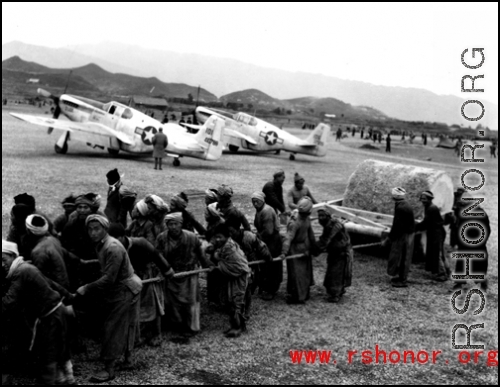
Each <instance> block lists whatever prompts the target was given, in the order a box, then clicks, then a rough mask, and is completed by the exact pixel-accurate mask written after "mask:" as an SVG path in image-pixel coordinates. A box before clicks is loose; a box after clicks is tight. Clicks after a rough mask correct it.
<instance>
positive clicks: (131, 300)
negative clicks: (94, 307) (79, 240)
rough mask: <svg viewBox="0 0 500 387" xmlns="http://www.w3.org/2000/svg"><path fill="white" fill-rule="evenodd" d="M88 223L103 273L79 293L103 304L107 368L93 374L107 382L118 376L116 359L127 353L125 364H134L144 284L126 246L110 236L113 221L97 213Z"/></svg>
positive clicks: (99, 379) (100, 380)
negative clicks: (133, 358) (140, 301)
mask: <svg viewBox="0 0 500 387" xmlns="http://www.w3.org/2000/svg"><path fill="white" fill-rule="evenodd" d="M85 224H86V226H87V230H88V233H89V236H90V239H91V240H92V242H93V243H94V246H95V248H96V251H97V256H98V258H99V263H100V265H101V273H102V275H101V278H99V279H98V280H97V281H94V282H92V283H90V284H87V285H84V286H82V287H80V288H79V289H78V290H77V295H78V296H79V297H85V298H87V297H91V298H92V300H94V301H96V302H97V301H100V302H102V304H103V311H105V316H104V329H103V331H104V334H103V341H102V347H101V359H102V360H103V361H104V370H103V371H101V372H99V373H97V374H95V375H94V376H92V378H91V381H92V382H96V383H104V382H107V381H110V380H113V379H114V378H115V366H116V362H117V361H118V360H119V359H120V358H121V357H122V356H123V355H125V363H128V364H131V363H132V350H133V348H134V341H135V334H136V331H137V326H138V322H139V306H140V303H139V300H140V296H141V290H142V283H141V280H140V279H139V277H138V276H137V275H135V273H134V269H133V268H132V265H131V263H130V258H129V256H128V254H127V251H126V250H125V248H124V247H123V245H122V244H121V243H120V242H119V241H118V240H116V239H115V238H112V237H111V236H109V235H108V228H109V225H110V223H109V220H108V219H107V218H106V217H104V216H102V215H97V214H93V215H90V216H88V217H87V219H86V221H85Z"/></svg>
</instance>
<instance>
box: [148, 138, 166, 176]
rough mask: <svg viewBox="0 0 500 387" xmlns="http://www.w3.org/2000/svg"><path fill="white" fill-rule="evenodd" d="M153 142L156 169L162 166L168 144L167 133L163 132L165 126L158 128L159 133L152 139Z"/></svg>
mask: <svg viewBox="0 0 500 387" xmlns="http://www.w3.org/2000/svg"><path fill="white" fill-rule="evenodd" d="M151 142H152V143H153V146H154V149H153V157H154V158H155V169H158V167H159V168H160V170H161V169H162V167H161V163H162V159H163V157H164V156H165V149H166V148H167V145H168V139H167V136H166V135H165V133H163V128H160V129H158V133H156V134H155V135H154V137H153V140H152V141H151Z"/></svg>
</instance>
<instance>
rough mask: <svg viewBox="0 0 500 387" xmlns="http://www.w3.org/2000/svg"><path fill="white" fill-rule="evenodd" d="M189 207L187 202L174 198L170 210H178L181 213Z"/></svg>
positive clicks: (177, 197) (171, 200)
mask: <svg viewBox="0 0 500 387" xmlns="http://www.w3.org/2000/svg"><path fill="white" fill-rule="evenodd" d="M186 207H187V202H186V201H185V200H184V199H183V198H181V197H180V196H174V197H173V198H172V199H170V208H171V209H172V210H174V209H176V210H179V211H182V210H185V209H186Z"/></svg>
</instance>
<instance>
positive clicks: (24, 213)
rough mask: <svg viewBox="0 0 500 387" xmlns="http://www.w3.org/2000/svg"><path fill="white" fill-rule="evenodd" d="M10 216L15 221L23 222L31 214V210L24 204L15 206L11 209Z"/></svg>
mask: <svg viewBox="0 0 500 387" xmlns="http://www.w3.org/2000/svg"><path fill="white" fill-rule="evenodd" d="M11 213H12V216H13V218H14V219H15V220H16V222H17V221H22V222H24V221H25V220H26V218H27V217H28V216H29V215H31V214H32V213H33V208H31V207H29V206H27V205H26V204H16V205H15V206H14V207H12V212H11Z"/></svg>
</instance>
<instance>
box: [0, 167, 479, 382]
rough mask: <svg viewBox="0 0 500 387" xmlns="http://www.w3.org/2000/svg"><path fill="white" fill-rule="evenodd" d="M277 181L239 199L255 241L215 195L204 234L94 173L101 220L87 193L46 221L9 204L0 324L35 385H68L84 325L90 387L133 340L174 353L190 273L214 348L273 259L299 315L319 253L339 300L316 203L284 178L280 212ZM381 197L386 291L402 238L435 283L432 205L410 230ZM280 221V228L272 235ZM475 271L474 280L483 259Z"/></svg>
mask: <svg viewBox="0 0 500 387" xmlns="http://www.w3.org/2000/svg"><path fill="white" fill-rule="evenodd" d="M285 178H286V176H285V173H284V171H282V170H280V171H277V172H276V173H275V174H274V176H273V180H272V181H269V182H268V183H266V184H265V185H264V187H263V189H262V190H261V191H257V192H255V193H253V194H252V195H251V200H252V204H253V206H254V208H255V210H256V214H255V218H254V227H255V232H252V231H251V227H250V224H249V222H248V220H247V218H246V217H245V215H244V214H243V213H242V212H241V211H240V210H239V209H238V208H237V207H236V206H235V205H234V203H233V201H232V198H233V194H234V193H233V190H232V188H231V187H229V186H226V185H221V186H219V187H217V188H212V189H208V190H206V191H205V204H206V207H205V221H206V226H203V225H202V224H201V223H200V222H199V221H198V220H197V219H196V218H195V216H194V215H193V214H192V213H191V212H190V211H189V210H188V204H189V198H188V196H187V195H186V194H185V193H183V192H181V193H179V194H177V195H175V196H173V197H172V198H171V200H170V202H169V203H168V204H167V203H166V202H165V201H164V200H163V199H162V198H161V197H159V196H157V195H154V194H150V195H147V196H146V197H145V198H143V199H141V200H138V198H137V194H136V193H135V192H134V191H133V190H131V189H129V188H127V187H126V186H124V185H123V175H120V174H119V173H118V171H117V170H116V169H115V170H112V171H110V172H109V173H108V174H107V182H108V185H109V189H108V195H107V204H106V207H105V209H104V211H103V212H101V211H100V210H99V208H100V204H101V198H100V196H99V195H97V194H95V193H88V194H84V195H79V196H76V197H75V196H70V197H68V198H66V199H64V200H63V202H62V205H63V208H64V213H63V214H62V215H60V216H59V217H58V218H56V219H55V220H54V222H51V221H50V219H49V218H48V217H47V216H45V215H44V214H41V213H40V212H39V211H37V209H36V205H35V199H34V198H33V197H32V196H30V195H27V194H21V195H18V196H16V197H15V198H14V201H15V205H14V206H13V208H12V211H11V219H12V223H11V226H10V229H9V234H8V237H7V239H8V241H2V269H3V278H2V285H3V286H2V291H3V294H2V315H3V320H2V323H3V324H5V325H3V326H5V327H7V328H6V331H8V332H18V333H20V336H22V337H24V338H26V331H25V330H23V327H24V326H27V331H28V332H30V334H28V336H30V338H29V340H25V341H26V342H27V343H26V346H27V347H28V348H30V349H33V350H37V351H38V354H39V355H38V365H39V367H40V368H39V375H40V377H41V378H42V380H41V381H42V382H43V383H45V384H54V383H55V382H56V381H57V382H58V383H63V384H64V383H67V384H71V383H73V382H74V377H73V374H72V364H71V357H70V347H71V344H72V343H73V342H74V341H75V337H74V336H75V335H76V336H78V335H79V334H80V333H82V332H86V331H87V330H89V329H90V328H91V327H92V326H96V325H97V326H98V327H99V328H100V331H101V332H102V334H103V338H102V341H101V343H102V348H101V360H102V361H103V362H104V367H103V370H102V371H101V372H99V373H97V374H95V375H94V376H93V377H92V379H91V381H93V382H105V381H109V380H111V379H113V378H114V377H115V372H116V366H117V362H118V361H119V360H120V359H121V358H122V357H124V358H125V363H124V364H125V365H127V364H131V363H132V361H133V356H132V355H133V352H132V350H133V348H134V345H135V344H136V343H137V342H140V341H141V340H142V339H143V338H147V340H145V341H147V342H148V343H149V344H150V345H153V346H155V345H158V344H159V343H160V342H161V332H162V328H163V329H168V330H170V331H174V332H176V336H175V337H174V338H173V340H174V341H177V342H180V343H187V342H188V341H189V338H190V337H192V336H193V335H195V334H196V333H198V332H199V331H200V329H201V325H200V309H201V308H200V303H201V291H200V284H199V269H200V267H203V268H207V269H208V277H207V298H208V301H210V302H212V303H214V304H217V305H219V306H222V307H225V309H226V310H227V312H228V314H229V321H230V328H229V329H228V330H227V331H226V332H225V335H226V336H227V337H238V336H240V335H241V333H242V332H244V331H245V329H246V323H247V321H248V319H249V318H250V316H251V311H250V308H251V301H252V296H253V295H254V294H255V292H256V291H257V289H258V293H259V295H260V296H261V298H262V299H263V300H267V301H270V300H273V299H274V297H275V296H276V294H277V292H278V290H279V288H280V285H281V282H282V280H283V260H284V259H285V258H286V257H287V256H291V255H293V256H294V258H295V259H287V260H286V261H287V274H288V276H287V277H288V279H287V295H288V296H287V303H289V304H304V303H305V302H306V301H307V300H308V299H309V297H310V288H311V286H312V285H313V284H314V277H313V265H312V257H313V256H316V255H319V254H320V253H321V252H326V253H327V270H326V275H325V279H324V283H323V284H324V286H325V288H326V292H327V294H328V298H327V300H328V301H329V302H333V303H336V302H339V301H340V299H341V297H342V295H343V294H344V293H345V289H346V287H348V286H350V285H351V279H352V264H353V248H352V245H351V241H350V237H349V234H348V233H347V231H346V229H345V227H344V223H343V222H342V220H340V219H338V218H336V217H333V216H332V215H331V214H330V213H329V212H328V210H327V208H326V207H320V208H318V220H319V223H320V224H321V226H323V232H322V235H321V236H320V237H319V239H316V238H315V236H314V233H313V229H312V226H311V218H310V215H311V213H312V209H313V205H314V204H316V200H315V199H314V197H313V195H312V194H311V192H310V190H309V188H308V187H307V186H305V184H304V183H305V179H304V178H303V177H302V176H300V175H299V174H295V176H294V186H293V187H292V188H291V189H290V190H289V191H288V194H287V196H286V198H287V205H288V209H287V207H286V205H285V198H284V195H283V183H284V181H285ZM393 197H394V200H395V201H396V212H395V217H394V225H393V228H392V230H391V233H390V234H389V239H390V240H391V241H392V247H391V253H390V259H389V274H391V275H394V276H396V280H395V281H393V284H394V285H395V286H406V283H407V282H406V281H407V277H408V272H409V267H410V262H411V257H412V254H413V240H414V232H415V230H416V229H421V230H427V231H428V232H427V235H428V238H427V258H428V265H429V266H428V268H429V269H430V270H432V271H433V272H435V273H437V274H438V277H439V276H440V275H441V274H443V275H446V276H448V275H449V273H448V270H449V269H448V267H447V266H446V260H445V257H444V252H443V243H444V229H443V227H442V226H443V223H444V221H443V219H442V218H441V215H440V214H439V210H438V209H437V207H435V206H434V205H433V204H432V193H430V192H427V191H426V192H424V193H423V194H422V202H423V203H424V205H425V218H424V220H423V222H421V223H419V224H418V225H416V226H415V220H414V215H413V210H412V209H411V207H410V206H409V205H408V204H407V203H406V201H405V200H404V199H405V191H404V189H402V188H398V189H395V190H394V191H393ZM457 197H458V196H457ZM460 199H461V198H460ZM461 203H462V202H461V201H460V200H459V199H457V200H456V206H455V214H456V216H455V217H454V218H453V223H452V225H454V226H455V229H454V230H456V229H459V228H460V227H461V224H462V221H463V220H464V216H463V214H462V213H461V211H460V210H459V206H461V205H462V204H461ZM129 215H130V217H131V219H132V222H131V223H130V224H128V216H129ZM281 215H286V218H287V219H288V222H287V225H286V234H285V235H284V236H282V235H281V234H280V216H281ZM486 219H487V218H486ZM195 231H196V233H195ZM197 234H198V235H197ZM471 238H472V236H471ZM455 240H458V239H455ZM457 243H461V242H457ZM484 248H485V247H484ZM23 257H24V258H23ZM273 257H274V258H275V259H274V260H273ZM256 261H260V262H264V263H259V264H255V262H256ZM485 262H486V265H487V260H486V261H485ZM481 265H482V266H481ZM480 266H481V267H480ZM475 269H477V270H485V267H484V262H482V263H479V264H476V267H475ZM457 270H460V267H458V266H457ZM483 285H484V286H485V284H483ZM20 310H21V311H22V312H23V313H24V314H21V315H20ZM163 316H165V318H163V319H162V317H163ZM20 321H24V324H19V322H20ZM139 323H140V324H141V325H140V327H141V328H142V329H140V328H138V327H139ZM68 324H69V326H68ZM11 327H13V329H9V328H11ZM68 333H69V336H70V337H69V338H68ZM137 334H138V336H139V337H136V336H137ZM76 339H77V338H76ZM2 341H4V336H3V337H2ZM7 341H8V342H9V344H11V345H12V344H14V345H13V346H14V347H19V345H20V344H19V343H21V344H22V340H20V338H19V336H16V334H9V335H8V340H7ZM76 341H77V340H76ZM2 346H4V342H2Z"/></svg>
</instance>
